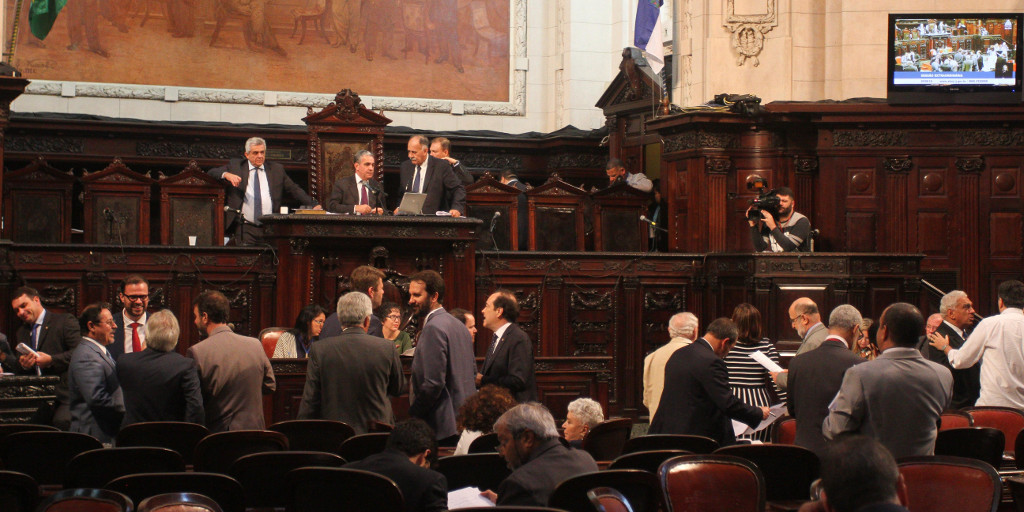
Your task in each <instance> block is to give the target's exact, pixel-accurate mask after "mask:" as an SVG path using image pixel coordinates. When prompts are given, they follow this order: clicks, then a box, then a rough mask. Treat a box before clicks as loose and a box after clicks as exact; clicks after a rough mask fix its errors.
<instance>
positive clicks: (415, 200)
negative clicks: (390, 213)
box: [395, 192, 427, 215]
mask: <svg viewBox="0 0 1024 512" xmlns="http://www.w3.org/2000/svg"><path fill="white" fill-rule="evenodd" d="M426 200H427V195H426V194H414V193H412V192H406V193H405V194H404V195H403V196H402V202H401V203H399V205H398V211H397V212H395V213H396V214H397V215H423V202H424V201H426Z"/></svg>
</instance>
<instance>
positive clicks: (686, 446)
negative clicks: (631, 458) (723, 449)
mask: <svg viewBox="0 0 1024 512" xmlns="http://www.w3.org/2000/svg"><path fill="white" fill-rule="evenodd" d="M717 449H718V442H717V441H715V440H714V439H711V438H710V437H704V436H687V435H679V434H649V435H646V436H639V437H634V438H632V439H630V440H629V441H626V446H625V447H623V449H622V453H633V452H646V451H651V450H686V451H688V452H693V453H711V452H713V451H715V450H717Z"/></svg>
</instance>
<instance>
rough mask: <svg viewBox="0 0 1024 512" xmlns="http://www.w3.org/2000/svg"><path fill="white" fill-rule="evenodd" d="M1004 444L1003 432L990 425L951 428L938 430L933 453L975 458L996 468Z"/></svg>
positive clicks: (1000, 460) (997, 467) (1001, 455)
mask: <svg viewBox="0 0 1024 512" xmlns="http://www.w3.org/2000/svg"><path fill="white" fill-rule="evenodd" d="M1005 444H1006V443H1005V441H1003V433H1002V432H1001V431H999V430H996V429H994V428H992V427H964V428H952V429H949V430H941V431H939V435H938V437H936V438H935V455H951V456H954V457H967V458H969V459H977V460H980V461H984V462H987V463H989V464H991V465H992V467H993V468H995V469H997V470H998V469H999V465H1000V464H1001V463H1002V462H1003V446H1004V445H1005Z"/></svg>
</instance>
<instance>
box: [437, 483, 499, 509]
mask: <svg viewBox="0 0 1024 512" xmlns="http://www.w3.org/2000/svg"><path fill="white" fill-rule="evenodd" d="M493 506H494V503H491V500H489V499H487V498H485V497H483V496H481V495H480V489H477V488H476V487H463V488H462V489H455V490H454V491H451V492H449V493H448V509H449V510H455V509H457V508H470V507H493Z"/></svg>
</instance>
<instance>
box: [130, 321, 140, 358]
mask: <svg viewBox="0 0 1024 512" xmlns="http://www.w3.org/2000/svg"><path fill="white" fill-rule="evenodd" d="M140 325H142V324H140V323H138V322H135V323H133V324H132V325H131V327H132V352H142V340H140V339H139V326H140Z"/></svg>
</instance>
